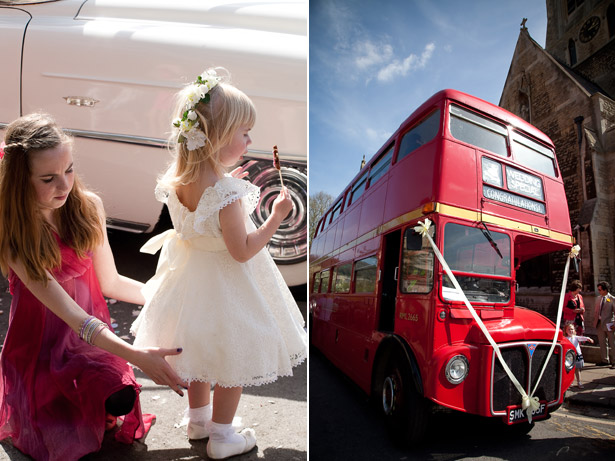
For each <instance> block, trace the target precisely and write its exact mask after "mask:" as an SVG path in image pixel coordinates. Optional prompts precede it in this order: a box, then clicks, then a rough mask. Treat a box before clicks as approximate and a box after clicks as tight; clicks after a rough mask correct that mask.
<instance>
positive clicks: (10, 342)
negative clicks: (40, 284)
mask: <svg viewBox="0 0 615 461" xmlns="http://www.w3.org/2000/svg"><path fill="white" fill-rule="evenodd" d="M58 244H59V246H60V250H61V253H62V267H61V268H60V269H59V270H56V271H54V273H53V275H54V277H55V279H56V280H57V281H58V282H59V283H60V285H61V286H62V288H64V290H66V292H67V293H68V294H69V295H70V296H71V297H72V298H73V299H74V300H75V301H76V302H77V304H79V305H80V306H81V307H82V308H83V309H84V310H85V311H86V312H87V313H89V314H91V315H95V316H96V317H98V318H99V319H101V320H103V321H105V322H106V323H107V324H109V323H110V317H109V309H108V308H107V303H106V302H105V299H104V297H103V295H102V292H101V290H100V285H99V283H98V279H97V278H96V273H95V271H94V268H93V266H92V259H91V258H90V257H89V256H88V257H85V258H83V259H79V258H78V257H77V255H76V253H75V252H74V251H73V250H72V249H71V248H70V247H68V246H67V245H65V244H64V243H62V242H61V241H60V240H59V239H58ZM9 284H10V289H11V294H12V295H13V300H12V303H11V313H10V317H9V328H8V332H7V335H6V339H5V341H4V347H3V349H2V354H1V356H0V365H1V373H0V439H4V438H6V437H12V441H13V445H14V446H15V447H17V448H18V449H19V450H21V451H22V452H24V453H26V454H28V455H30V456H32V457H33V458H34V459H36V460H63V461H66V460H77V459H79V458H81V457H82V456H84V455H86V454H88V453H92V452H94V451H97V450H99V449H100V445H101V442H102V439H103V436H104V434H105V416H106V412H105V400H106V399H107V398H108V397H109V396H110V395H111V394H112V393H114V392H116V391H118V390H120V389H122V388H124V387H125V386H133V387H134V388H135V390H137V395H138V393H139V388H140V386H139V385H138V384H137V382H136V381H135V377H134V374H133V372H132V369H131V367H130V366H129V365H128V364H127V363H126V361H125V360H123V359H120V358H119V357H116V356H114V355H112V354H110V353H108V352H105V351H103V350H102V349H99V348H96V347H94V346H90V345H89V344H87V343H86V342H84V341H82V340H81V339H79V336H78V335H77V334H76V333H75V332H73V331H72V330H71V329H70V328H69V326H68V325H66V323H64V322H63V321H62V320H60V319H59V318H58V317H57V316H56V315H55V314H53V313H52V312H51V311H50V310H48V309H47V308H46V307H45V306H44V305H43V304H42V303H41V302H39V301H38V300H37V299H36V298H35V297H34V295H32V293H31V292H30V291H29V290H28V289H27V288H26V286H25V285H24V284H23V283H22V282H21V280H19V278H18V277H17V276H16V275H15V274H14V273H13V272H11V273H10V275H9ZM153 418H154V417H153V415H145V417H143V416H142V415H141V408H140V404H139V399H138V398H137V399H136V402H135V405H134V408H133V410H132V412H131V413H129V414H128V415H126V416H125V417H124V421H123V424H122V426H121V428H120V429H119V431H118V432H117V433H116V434H115V438H116V439H117V440H118V441H120V442H124V443H131V442H132V441H133V440H134V439H136V438H141V437H143V436H144V435H145V434H146V433H147V431H148V430H149V427H150V426H151V421H152V419H153ZM144 420H145V421H144Z"/></svg>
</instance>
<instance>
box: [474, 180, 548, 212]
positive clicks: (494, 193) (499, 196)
mask: <svg viewBox="0 0 615 461" xmlns="http://www.w3.org/2000/svg"><path fill="white" fill-rule="evenodd" d="M483 195H484V196H485V198H488V199H491V200H496V201H498V202H502V203H506V204H508V205H512V206H516V207H519V208H523V209H525V210H529V211H534V212H536V213H541V214H545V213H546V212H547V210H546V208H545V205H544V203H540V202H536V201H534V200H530V199H528V198H525V197H521V196H519V195H516V194H512V193H510V192H507V191H503V190H498V189H494V188H493V187H489V186H485V185H483Z"/></svg>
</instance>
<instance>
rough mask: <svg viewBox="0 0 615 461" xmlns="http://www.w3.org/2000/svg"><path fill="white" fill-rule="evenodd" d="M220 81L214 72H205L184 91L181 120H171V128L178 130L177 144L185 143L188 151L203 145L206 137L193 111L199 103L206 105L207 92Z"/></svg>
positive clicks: (208, 95)
mask: <svg viewBox="0 0 615 461" xmlns="http://www.w3.org/2000/svg"><path fill="white" fill-rule="evenodd" d="M220 80H222V77H219V76H218V75H217V74H216V71H215V70H213V69H212V70H206V71H205V72H203V73H202V74H201V75H199V76H198V77H197V79H196V82H194V83H193V84H191V85H190V86H189V87H188V89H187V90H186V95H187V102H186V106H185V108H184V113H183V114H182V117H181V118H176V119H175V120H173V126H174V127H175V128H179V135H178V137H177V142H178V143H179V144H182V143H184V142H185V143H186V147H187V148H188V150H195V149H198V148H199V147H203V146H204V145H205V141H207V136H205V133H204V132H203V130H201V129H200V128H199V122H198V121H197V119H198V115H197V113H196V111H195V110H194V109H195V108H196V106H197V104H199V103H205V104H207V103H208V102H209V100H210V99H211V95H210V94H209V92H210V91H211V89H212V88H214V87H215V86H216V85H217V84H218V83H219V82H220Z"/></svg>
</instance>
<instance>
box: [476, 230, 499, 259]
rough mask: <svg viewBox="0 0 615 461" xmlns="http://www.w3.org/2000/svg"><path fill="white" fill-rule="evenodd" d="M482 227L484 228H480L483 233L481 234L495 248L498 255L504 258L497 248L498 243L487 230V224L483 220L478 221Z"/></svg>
mask: <svg viewBox="0 0 615 461" xmlns="http://www.w3.org/2000/svg"><path fill="white" fill-rule="evenodd" d="M480 223H481V224H482V225H483V227H484V228H485V229H484V230H483V229H481V230H480V231H481V232H482V233H483V235H484V236H485V238H486V239H487V241H488V242H489V244H490V245H491V248H493V249H494V250H495V252H496V253H497V254H498V256H499V257H500V258H501V259H504V256H502V253H501V252H500V249H499V248H498V244H497V243H495V241H494V240H493V238H492V237H491V232H489V229H488V228H487V224H485V223H484V222H482V221H481V222H480Z"/></svg>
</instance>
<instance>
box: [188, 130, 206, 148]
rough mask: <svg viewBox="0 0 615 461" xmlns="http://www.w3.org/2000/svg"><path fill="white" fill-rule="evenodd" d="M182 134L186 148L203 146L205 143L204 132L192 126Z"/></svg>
mask: <svg viewBox="0 0 615 461" xmlns="http://www.w3.org/2000/svg"><path fill="white" fill-rule="evenodd" d="M183 136H184V138H185V139H186V147H187V148H188V150H194V149H198V148H199V147H203V146H204V145H205V141H207V136H205V133H203V132H202V131H201V130H199V129H196V127H192V129H191V130H190V131H189V132H187V133H183Z"/></svg>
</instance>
